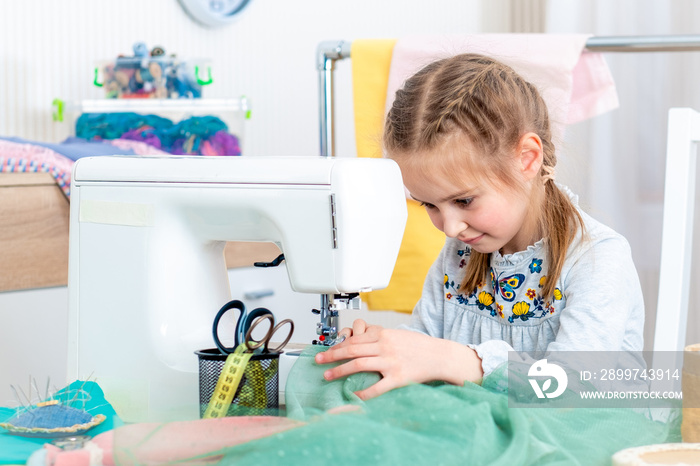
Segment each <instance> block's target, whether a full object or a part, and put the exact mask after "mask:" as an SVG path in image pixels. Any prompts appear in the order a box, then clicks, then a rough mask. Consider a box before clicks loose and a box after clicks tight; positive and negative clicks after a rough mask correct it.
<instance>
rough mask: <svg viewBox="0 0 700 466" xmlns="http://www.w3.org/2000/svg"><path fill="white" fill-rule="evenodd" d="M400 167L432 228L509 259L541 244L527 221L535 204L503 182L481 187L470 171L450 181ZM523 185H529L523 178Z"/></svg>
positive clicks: (461, 169)
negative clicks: (515, 253) (532, 245)
mask: <svg viewBox="0 0 700 466" xmlns="http://www.w3.org/2000/svg"><path fill="white" fill-rule="evenodd" d="M427 156H428V157H430V155H427ZM397 162H398V163H399V166H400V167H401V171H402V174H403V180H404V184H405V186H406V188H407V189H408V191H409V192H410V193H411V197H413V198H414V199H415V200H417V201H419V202H421V203H422V204H423V205H425V207H426V210H427V212H428V215H429V216H430V220H431V221H432V222H433V224H434V225H435V226H436V227H437V228H438V229H439V230H440V231H442V232H444V233H445V234H446V235H447V236H449V237H450V238H457V239H459V240H460V241H463V242H464V243H465V244H468V245H469V246H471V247H472V248H473V249H474V250H476V251H478V252H481V253H484V254H488V253H492V252H494V251H500V252H501V254H504V255H505V254H512V253H514V252H518V251H523V250H525V249H526V248H527V247H528V246H529V245H531V244H533V243H535V242H536V241H537V240H539V239H540V238H538V237H537V231H536V228H534V227H533V225H534V223H535V222H534V221H532V220H533V219H532V218H530V216H529V215H528V213H529V212H530V205H531V204H530V200H529V198H528V196H527V194H524V193H523V191H522V190H519V189H517V188H515V187H508V186H503V185H502V182H500V181H496V182H495V183H492V182H488V183H484V182H482V183H476V182H474V181H473V180H475V179H476V178H475V177H474V176H470V175H469V170H467V169H466V168H465V167H455V171H454V172H453V173H451V174H450V176H449V178H448V177H447V176H445V174H444V172H443V171H442V170H423V169H420V168H418V167H417V166H416V165H415V164H410V163H403V164H402V163H401V160H397ZM519 174H520V175H523V173H521V172H519ZM455 180H469V181H455ZM522 181H524V182H526V183H527V182H529V181H530V179H529V178H528V177H527V176H523V179H522ZM499 185H501V186H499ZM527 192H529V188H527V187H526V190H525V193H527Z"/></svg>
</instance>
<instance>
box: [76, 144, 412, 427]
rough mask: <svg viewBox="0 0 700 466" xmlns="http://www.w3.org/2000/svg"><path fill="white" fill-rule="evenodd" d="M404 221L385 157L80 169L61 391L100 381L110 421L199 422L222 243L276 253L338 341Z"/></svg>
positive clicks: (380, 273) (172, 160) (99, 162)
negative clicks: (317, 300) (202, 356)
mask: <svg viewBox="0 0 700 466" xmlns="http://www.w3.org/2000/svg"><path fill="white" fill-rule="evenodd" d="M405 221H406V204H405V197H404V191H403V183H402V180H401V174H400V171H399V169H398V166H397V165H396V164H395V163H394V162H393V161H391V160H386V159H381V160H380V159H358V158H325V157H122V156H114V157H111V156H110V157H92V158H83V159H80V160H79V161H78V162H77V163H76V164H75V167H74V170H73V187H72V195H71V212H70V259H69V280H68V288H69V339H68V348H69V354H68V380H75V379H83V380H85V379H87V378H91V379H92V380H96V381H97V382H98V383H99V384H100V386H101V387H102V388H103V389H104V391H105V395H106V397H107V399H108V401H110V402H111V403H112V404H113V405H114V406H115V408H116V409H117V412H118V413H119V412H120V408H121V407H124V408H126V409H127V411H128V412H130V413H139V414H138V415H136V416H135V417H134V418H127V419H125V420H126V421H129V422H136V421H168V420H182V419H194V418H197V417H198V415H199V405H198V389H199V385H198V361H197V356H196V355H195V354H194V352H195V351H197V350H201V349H204V348H212V347H213V343H212V323H213V319H214V315H215V314H216V312H217V311H218V310H219V308H221V306H222V305H223V304H224V303H226V302H227V301H229V300H230V299H231V293H230V288H229V283H228V275H227V270H226V264H225V261H224V255H223V248H224V245H225V242H226V241H270V242H274V243H276V244H277V245H278V246H279V248H280V249H281V251H282V252H283V253H284V256H285V261H286V266H287V271H288V275H289V280H290V284H291V287H292V289H293V290H295V291H298V292H303V293H319V294H321V295H322V297H323V298H322V299H321V306H320V307H321V309H320V311H321V316H320V322H319V323H318V327H319V328H318V332H317V333H319V339H322V340H324V344H333V342H334V340H335V338H336V337H337V331H338V330H339V329H338V328H337V314H338V310H339V309H342V308H344V307H345V305H346V303H345V301H346V300H347V299H348V298H349V297H351V296H352V294H353V293H356V292H359V291H367V290H371V289H378V288H384V287H386V286H387V285H388V283H389V279H390V277H391V273H392V271H393V268H394V263H395V261H396V257H397V254H398V250H399V245H400V242H401V238H402V235H403V229H404V226H405ZM271 310H272V311H273V312H275V310H274V309H271ZM308 312H310V309H309V310H308Z"/></svg>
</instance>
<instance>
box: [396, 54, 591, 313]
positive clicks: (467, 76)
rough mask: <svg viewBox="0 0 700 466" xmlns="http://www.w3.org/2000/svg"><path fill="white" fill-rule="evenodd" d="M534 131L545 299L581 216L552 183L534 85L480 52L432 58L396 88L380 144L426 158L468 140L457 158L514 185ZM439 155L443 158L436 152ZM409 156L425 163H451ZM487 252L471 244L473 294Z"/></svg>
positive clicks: (546, 133)
mask: <svg viewBox="0 0 700 466" xmlns="http://www.w3.org/2000/svg"><path fill="white" fill-rule="evenodd" d="M528 132H533V133H535V134H537V135H538V136H539V137H540V139H541V141H542V152H543V161H542V168H541V170H540V177H541V181H542V183H544V186H545V193H544V202H543V203H542V206H541V208H539V209H538V211H536V212H535V218H536V219H537V222H538V228H539V231H542V232H546V233H545V236H546V238H547V241H548V246H549V253H548V254H549V270H548V278H547V279H546V282H545V283H544V284H543V290H542V293H543V297H544V298H545V299H546V300H549V299H551V297H552V296H553V294H554V288H555V285H556V282H557V280H558V278H559V275H560V274H561V270H562V266H563V264H564V260H565V258H566V253H567V250H568V248H569V245H570V244H571V242H572V241H573V238H574V235H575V233H576V231H577V230H578V229H579V228H580V229H581V231H583V219H582V218H581V215H580V214H579V212H578V211H577V209H576V207H575V206H574V205H573V203H572V202H571V201H570V199H569V198H568V196H567V195H566V194H565V193H563V192H562V191H561V190H560V189H559V188H558V187H557V186H556V184H555V183H554V167H555V165H556V163H557V158H556V153H555V148H554V144H553V142H552V133H551V128H550V121H549V116H548V112H547V106H546V104H545V102H544V100H543V99H542V97H541V96H540V93H539V91H538V90H537V88H536V87H535V86H533V85H532V84H531V83H529V82H527V81H526V80H525V79H523V78H522V77H521V76H520V75H518V74H517V73H516V72H515V71H514V70H513V69H512V68H510V67H509V66H507V65H505V64H503V63H501V62H499V61H496V60H494V59H492V58H489V57H486V56H484V55H479V54H469V53H468V54H461V55H456V56H453V57H450V58H446V59H443V60H438V61H436V62H433V63H431V64H429V65H427V66H426V67H424V68H423V69H421V70H420V71H419V72H417V73H416V74H415V75H413V76H412V77H411V78H409V79H408V80H407V81H406V83H405V84H404V86H403V88H402V89H400V90H398V91H397V92H396V97H395V100H394V103H393V105H392V107H391V109H390V111H389V113H388V115H387V119H386V123H385V127H384V135H383V145H384V150H385V151H386V153H387V154H388V155H389V156H390V157H391V158H393V159H396V160H399V159H401V160H406V159H408V158H415V157H419V156H418V155H417V154H422V156H423V157H429V156H427V155H425V154H427V153H431V154H433V153H435V152H440V151H439V150H438V151H436V149H439V148H441V147H444V144H446V143H448V142H449V141H451V140H453V139H454V138H462V139H464V138H466V141H468V143H469V145H470V146H471V147H472V148H473V149H474V150H473V151H463V152H464V153H463V154H459V155H457V157H462V158H461V159H459V158H458V163H460V162H461V163H465V164H468V166H469V167H471V168H477V170H472V172H477V173H481V176H483V177H484V178H485V180H486V181H487V182H494V181H496V180H497V181H500V182H502V185H503V186H509V187H512V188H513V189H518V186H519V184H518V183H517V182H515V178H514V174H513V172H512V169H511V168H510V167H511V166H512V164H510V161H511V160H512V155H513V153H514V151H515V150H516V149H517V146H518V144H519V142H520V138H521V137H522V136H523V135H524V134H526V133H528ZM441 157H442V156H441ZM434 158H435V157H431V160H421V161H412V163H415V162H417V163H419V164H421V165H422V166H423V167H426V168H427V166H428V165H429V164H436V163H437V164H443V166H445V164H448V163H450V162H451V161H454V155H452V158H450V156H448V155H445V156H444V157H443V160H432V159H434ZM489 264H490V254H484V253H479V252H477V251H474V250H472V252H471V256H470V259H469V261H468V264H467V267H466V274H465V277H464V280H463V281H462V284H461V285H460V288H461V289H462V290H465V291H468V292H471V291H472V290H476V288H477V286H478V284H479V283H480V282H483V281H485V280H488V273H489Z"/></svg>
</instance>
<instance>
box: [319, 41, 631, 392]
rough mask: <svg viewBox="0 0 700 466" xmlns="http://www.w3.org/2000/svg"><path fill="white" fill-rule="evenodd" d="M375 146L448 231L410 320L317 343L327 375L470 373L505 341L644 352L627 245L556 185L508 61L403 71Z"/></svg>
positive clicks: (517, 346)
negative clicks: (323, 347)
mask: <svg viewBox="0 0 700 466" xmlns="http://www.w3.org/2000/svg"><path fill="white" fill-rule="evenodd" d="M384 147H385V150H386V152H387V154H388V156H389V157H391V158H392V159H393V160H395V161H396V162H397V163H398V164H399V166H400V168H401V171H402V173H403V180H404V184H405V186H406V188H407V189H408V191H409V192H410V194H411V197H412V198H413V199H415V200H416V201H418V202H420V203H421V204H423V205H424V206H425V208H426V209H427V212H428V215H429V216H430V219H431V220H432V222H433V224H434V225H435V226H436V227H437V228H438V229H439V230H441V231H443V232H444V233H445V235H446V236H447V238H446V241H445V245H444V247H443V249H442V251H441V252H440V255H439V257H438V258H437V260H436V261H435V263H434V264H433V265H432V267H431V269H430V271H429V273H428V276H427V277H426V280H425V285H424V287H423V294H422V297H421V299H420V301H419V302H418V304H417V305H416V307H415V309H414V310H413V316H412V321H411V324H410V326H408V327H407V328H401V329H385V328H382V327H379V326H375V325H368V324H367V323H365V322H364V321H362V320H357V321H355V322H354V323H353V327H352V329H349V328H348V329H343V330H342V331H341V334H342V335H345V336H346V337H347V338H346V340H345V341H344V342H343V343H341V344H339V345H336V346H334V347H331V348H330V349H329V350H328V351H325V352H322V353H319V354H318V355H317V356H316V362H317V363H320V364H324V363H331V362H337V361H346V362H344V363H343V364H340V365H338V366H336V367H333V368H331V369H328V370H327V371H326V372H325V374H324V376H325V378H326V379H327V380H333V379H336V378H338V377H343V376H346V375H349V374H352V373H356V372H364V371H375V372H379V373H380V374H381V375H382V379H381V380H380V381H379V382H377V383H376V384H375V385H373V386H371V387H369V388H367V389H365V390H362V391H360V392H358V393H357V395H358V396H359V397H360V398H362V399H368V398H372V397H374V396H377V395H380V394H382V393H384V392H386V391H389V390H391V389H393V388H397V387H401V386H404V385H407V384H410V383H423V382H428V381H436V380H439V381H445V382H448V383H452V384H456V385H463V384H464V382H465V381H471V382H477V383H478V382H479V381H480V380H481V378H482V377H483V376H484V374H488V373H490V372H491V371H492V370H493V369H494V368H496V367H497V366H498V365H500V364H503V363H505V362H506V361H507V359H508V351H520V352H527V353H529V354H532V355H534V356H535V357H538V356H539V357H541V356H542V355H544V354H545V353H546V352H549V351H641V350H642V344H643V340H642V330H643V326H644V303H643V301H642V293H641V288H640V284H639V279H638V276H637V273H636V270H635V267H634V264H633V262H632V258H631V253H630V248H629V245H628V243H627V241H626V240H625V239H624V238H623V237H622V236H620V235H619V234H618V233H616V232H614V231H613V230H611V229H610V228H608V227H606V226H604V225H602V224H600V223H599V222H597V221H596V220H594V219H593V218H591V217H589V216H588V215H587V214H586V213H585V212H583V211H582V210H581V209H580V208H579V207H578V205H577V198H576V197H575V196H574V195H573V194H572V193H571V192H570V191H569V190H568V189H566V188H564V187H561V186H558V185H557V184H556V183H555V181H554V166H555V165H556V155H555V150H554V146H553V144H552V140H551V130H550V122H549V119H548V115H547V108H546V105H545V103H544V101H543V100H542V98H541V96H540V95H539V93H538V91H537V89H536V88H535V87H534V86H533V85H532V84H530V83H528V82H526V81H525V80H524V79H523V78H522V77H520V76H519V75H518V74H517V73H515V72H514V71H513V70H512V69H511V68H509V67H508V66H506V65H504V64H502V63H499V62H497V61H495V60H493V59H491V58H488V57H485V56H482V55H476V54H463V55H457V56H454V57H452V58H448V59H444V60H440V61H437V62H434V63H432V64H430V65H428V66H426V67H425V68H424V69H422V70H421V71H419V72H418V73H417V74H415V75H414V76H413V77H411V78H410V79H409V80H408V81H407V82H406V83H405V85H404V87H403V89H401V90H399V91H398V92H397V93H396V100H395V101H394V103H393V106H392V108H391V110H390V111H389V114H388V116H387V121H386V126H385V130H384Z"/></svg>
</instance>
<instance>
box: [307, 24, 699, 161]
mask: <svg viewBox="0 0 700 466" xmlns="http://www.w3.org/2000/svg"><path fill="white" fill-rule="evenodd" d="M351 45H352V42H350V41H342V40H338V41H324V42H321V43H320V44H319V45H318V47H317V48H316V70H317V71H318V78H319V124H320V135H321V140H320V142H321V155H322V156H333V155H335V131H334V130H335V128H334V123H335V119H334V101H333V71H334V69H335V62H336V61H337V60H343V59H346V58H350V48H351ZM586 48H587V49H589V50H595V51H596V52H693V51H700V35H670V36H600V37H590V38H589V39H588V40H587V41H586Z"/></svg>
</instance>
